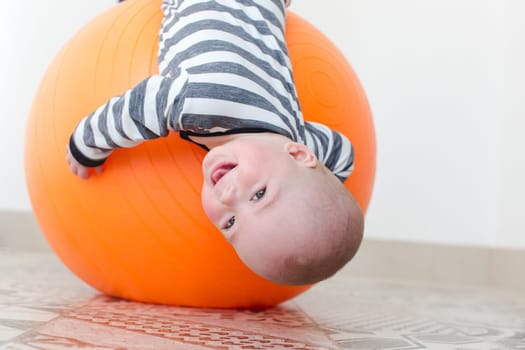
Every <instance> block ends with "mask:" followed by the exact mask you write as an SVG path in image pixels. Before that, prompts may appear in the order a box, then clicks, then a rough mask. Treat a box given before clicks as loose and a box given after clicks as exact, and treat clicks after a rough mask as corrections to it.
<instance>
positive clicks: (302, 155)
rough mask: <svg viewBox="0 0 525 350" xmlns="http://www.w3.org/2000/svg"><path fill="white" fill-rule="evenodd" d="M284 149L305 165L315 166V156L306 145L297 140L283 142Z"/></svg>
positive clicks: (316, 161)
mask: <svg viewBox="0 0 525 350" xmlns="http://www.w3.org/2000/svg"><path fill="white" fill-rule="evenodd" d="M284 150H285V151H286V152H287V153H288V154H289V155H290V157H292V158H293V159H295V160H296V161H299V162H301V163H302V164H304V165H306V166H307V167H309V168H315V167H317V163H318V160H317V157H316V156H315V154H314V153H313V152H312V151H311V150H310V149H309V148H308V147H307V146H306V145H303V144H301V143H297V142H287V143H285V144H284Z"/></svg>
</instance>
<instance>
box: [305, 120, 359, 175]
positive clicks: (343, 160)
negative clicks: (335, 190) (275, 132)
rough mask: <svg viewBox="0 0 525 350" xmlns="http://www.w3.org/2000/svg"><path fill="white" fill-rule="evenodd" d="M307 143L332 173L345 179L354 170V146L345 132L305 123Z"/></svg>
mask: <svg viewBox="0 0 525 350" xmlns="http://www.w3.org/2000/svg"><path fill="white" fill-rule="evenodd" d="M305 132H306V145H307V146H308V147H310V149H311V150H312V151H313V152H314V153H315V155H316V156H317V158H318V159H319V161H320V162H322V163H323V164H324V165H325V166H326V167H327V168H328V169H330V170H331V171H332V173H333V174H334V175H335V176H337V178H339V180H341V181H345V180H346V179H347V178H348V177H349V176H350V174H351V173H352V171H353V170H354V147H353V146H352V143H351V142H350V140H348V138H347V137H346V136H344V135H343V134H341V133H339V132H337V131H334V130H332V129H330V128H329V127H327V126H325V125H323V124H319V123H314V122H306V123H305Z"/></svg>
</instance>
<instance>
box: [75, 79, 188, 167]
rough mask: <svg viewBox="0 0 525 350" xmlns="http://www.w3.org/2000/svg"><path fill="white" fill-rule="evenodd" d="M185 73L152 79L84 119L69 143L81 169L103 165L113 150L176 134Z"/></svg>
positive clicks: (111, 100)
mask: <svg viewBox="0 0 525 350" xmlns="http://www.w3.org/2000/svg"><path fill="white" fill-rule="evenodd" d="M187 81H188V78H187V73H186V72H185V71H184V70H178V71H177V72H172V74H171V75H170V76H161V75H153V76H151V77H149V78H147V79H145V80H143V81H142V82H140V83H139V84H138V85H137V86H135V87H134V88H132V89H130V90H128V91H126V92H125V93H124V94H123V95H121V96H117V97H113V98H111V99H110V100H109V101H108V102H107V103H106V104H104V105H102V106H101V107H99V108H98V109H97V110H96V111H95V112H93V113H91V114H90V115H89V116H87V117H85V118H84V119H82V120H81V121H80V123H79V124H78V125H77V127H76V129H75V131H74V132H73V134H72V135H71V137H70V139H69V148H70V152H71V154H72V155H73V157H75V159H76V160H77V161H78V162H79V163H80V164H82V165H84V166H88V167H95V166H98V165H101V164H103V163H104V161H105V160H106V159H107V158H108V157H109V155H110V154H111V152H112V151H113V150H114V149H116V148H122V147H133V146H136V145H138V144H140V143H141V142H142V141H145V140H150V139H155V138H159V137H165V136H167V135H168V134H169V131H170V130H174V131H178V130H179V119H180V115H181V111H182V105H183V103H184V96H185V93H186V88H187Z"/></svg>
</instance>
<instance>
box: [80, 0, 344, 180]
mask: <svg viewBox="0 0 525 350" xmlns="http://www.w3.org/2000/svg"><path fill="white" fill-rule="evenodd" d="M284 6H285V4H284V2H283V0H178V1H177V0H171V1H169V0H165V1H164V2H163V4H162V10H163V12H164V18H163V21H162V26H161V31H160V43H159V70H160V72H161V75H155V76H151V77H149V78H147V79H145V80H144V81H142V82H141V83H140V84H139V85H137V86H136V87H134V88H133V89H130V90H128V91H127V92H125V93H124V94H123V95H122V96H119V97H115V98H112V99H111V100H109V101H108V102H107V103H106V104H105V105H103V106H101V107H100V108H99V109H97V110H96V111H95V112H94V113H92V114H91V115H90V116H88V117H87V118H85V119H83V120H82V121H81V122H80V124H79V125H78V127H77V129H76V130H75V132H74V134H73V135H72V138H71V142H70V148H71V150H72V153H73V155H74V156H75V158H77V160H78V161H79V162H81V163H83V164H85V165H87V166H95V165H98V164H102V163H103V162H104V160H105V159H106V158H107V157H108V156H109V154H110V153H111V150H112V149H115V148H118V147H132V146H135V145H137V144H139V143H140V142H142V141H144V140H148V139H153V138H158V137H163V136H167V135H168V133H169V131H170V130H173V131H178V132H180V133H181V136H183V137H185V138H188V139H191V135H199V136H210V137H212V136H216V135H220V134H224V133H241V132H254V131H269V132H275V133H279V134H282V135H285V136H287V137H289V138H291V139H292V140H294V141H297V142H302V143H305V144H306V145H308V146H309V147H310V148H311V149H312V150H313V151H314V152H315V154H316V155H317V156H318V158H319V160H320V161H322V162H323V163H324V164H325V165H326V166H327V167H328V168H329V169H331V170H332V171H333V172H334V174H335V175H336V176H338V177H339V178H340V179H341V180H344V179H346V177H348V175H349V174H350V172H351V170H352V168H353V149H352V146H351V144H350V142H349V141H348V140H347V139H346V138H345V137H344V136H342V135H341V134H339V133H337V132H335V131H333V130H331V129H329V128H327V127H326V126H324V125H321V124H317V123H305V122H304V120H303V117H302V114H301V111H300V107H299V103H298V100H297V94H296V91H295V87H294V84H293V78H292V71H291V64H290V59H289V56H288V51H287V48H286V43H285V40H284V23H285V9H284Z"/></svg>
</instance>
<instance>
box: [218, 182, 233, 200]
mask: <svg viewBox="0 0 525 350" xmlns="http://www.w3.org/2000/svg"><path fill="white" fill-rule="evenodd" d="M236 194H237V189H236V188H235V186H234V185H232V184H229V185H228V186H226V187H225V188H224V189H223V190H222V192H221V193H220V194H219V201H220V202H221V203H222V204H224V205H231V204H232V203H233V201H234V200H235V195H236Z"/></svg>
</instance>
